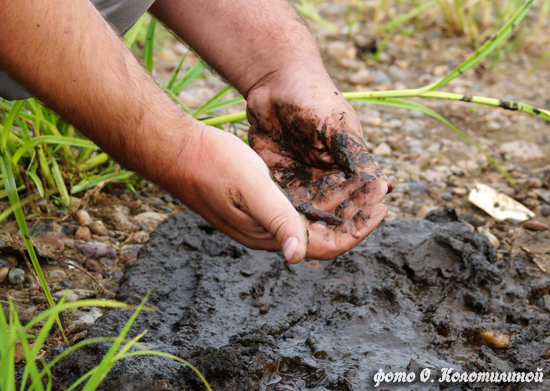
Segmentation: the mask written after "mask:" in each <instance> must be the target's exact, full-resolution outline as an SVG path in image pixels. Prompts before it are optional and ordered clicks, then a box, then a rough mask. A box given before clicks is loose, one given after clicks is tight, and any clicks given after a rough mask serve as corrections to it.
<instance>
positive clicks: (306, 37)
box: [150, 0, 329, 97]
mask: <svg viewBox="0 0 550 391" xmlns="http://www.w3.org/2000/svg"><path fill="white" fill-rule="evenodd" d="M150 12H152V13H153V14H154V15H155V16H157V17H158V18H159V19H160V20H161V21H162V22H163V23H165V24H166V25H167V26H168V27H169V28H170V29H172V30H173V31H174V33H176V34H177V35H178V36H180V37H181V38H182V39H183V40H184V41H185V42H187V43H188V44H189V45H190V46H191V47H192V48H193V49H194V50H196V51H197V52H198V54H199V55H200V56H201V57H202V58H203V59H204V60H205V61H206V62H207V63H208V64H210V65H211V66H212V67H213V68H214V69H216V71H218V72H219V73H220V74H221V75H222V76H223V77H224V78H226V79H227V80H228V81H229V82H230V83H231V84H232V85H233V86H235V87H236V88H237V89H238V90H239V91H240V92H241V93H242V94H243V96H245V97H246V96H247V93H248V91H249V90H250V88H252V87H253V86H255V85H256V84H257V83H258V82H259V81H260V80H262V79H264V78H266V77H269V76H270V75H273V74H276V73H278V72H281V71H282V70H296V71H300V72H304V71H305V72H311V73H315V74H317V75H323V76H326V78H327V79H328V80H329V78H328V75H327V74H326V71H325V68H324V65H323V62H322V60H321V57H320V55H319V51H318V49H317V46H316V43H315V40H314V39H313V37H312V36H311V34H310V33H309V31H308V29H307V27H306V26H305V25H304V24H303V23H302V21H301V19H300V17H299V16H298V15H297V14H296V12H295V10H294V9H293V8H292V6H291V5H289V4H288V3H287V2H286V1H285V0H255V1H250V0H219V1H210V0H193V1H191V0H190V1H181V0H156V1H155V3H154V4H153V6H152V7H151V9H150Z"/></svg>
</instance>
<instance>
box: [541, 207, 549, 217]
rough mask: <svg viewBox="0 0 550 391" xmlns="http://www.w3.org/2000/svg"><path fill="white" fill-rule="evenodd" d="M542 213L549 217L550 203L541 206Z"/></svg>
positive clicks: (543, 215)
mask: <svg viewBox="0 0 550 391" xmlns="http://www.w3.org/2000/svg"><path fill="white" fill-rule="evenodd" d="M540 214H541V215H542V217H548V216H550V205H543V206H541V208H540Z"/></svg>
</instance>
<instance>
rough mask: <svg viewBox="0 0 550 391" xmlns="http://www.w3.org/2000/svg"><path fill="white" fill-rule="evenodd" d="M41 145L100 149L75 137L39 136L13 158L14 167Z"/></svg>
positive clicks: (26, 144)
mask: <svg viewBox="0 0 550 391" xmlns="http://www.w3.org/2000/svg"><path fill="white" fill-rule="evenodd" d="M41 144H58V145H63V144H65V145H74V146H77V147H86V148H91V149H94V150H97V149H99V148H98V147H97V145H95V144H94V143H93V142H91V141H89V140H82V139H79V138H74V137H64V136H37V137H35V138H33V139H31V140H29V141H27V142H25V143H24V144H23V145H22V146H21V147H19V149H17V151H15V153H14V154H13V157H12V162H13V164H14V165H17V163H18V162H19V159H21V157H22V156H23V155H24V154H25V153H26V152H27V151H28V150H29V149H31V148H34V147H36V146H38V145H41Z"/></svg>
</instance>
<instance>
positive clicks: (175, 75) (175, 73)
mask: <svg viewBox="0 0 550 391" xmlns="http://www.w3.org/2000/svg"><path fill="white" fill-rule="evenodd" d="M188 54H189V52H187V53H185V54H184V55H183V57H182V58H181V60H180V62H179V63H178V65H177V66H176V67H175V68H174V70H173V71H172V74H171V75H170V79H168V83H166V86H165V87H166V89H168V90H171V89H172V86H173V85H174V82H175V81H176V79H177V78H178V74H179V73H180V70H181V66H182V65H183V62H184V61H185V59H186V58H187V55H188Z"/></svg>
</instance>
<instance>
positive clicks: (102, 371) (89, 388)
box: [83, 292, 150, 391]
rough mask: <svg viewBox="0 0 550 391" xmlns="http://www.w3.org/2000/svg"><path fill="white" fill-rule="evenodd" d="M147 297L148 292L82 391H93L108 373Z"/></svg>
mask: <svg viewBox="0 0 550 391" xmlns="http://www.w3.org/2000/svg"><path fill="white" fill-rule="evenodd" d="M149 295H150V292H148V293H147V294H146V295H145V298H144V299H143V300H142V302H141V303H140V304H139V306H138V307H137V308H136V310H135V311H134V313H133V314H132V315H131V316H130V318H129V319H128V321H127V322H126V324H125V325H124V328H123V329H122V331H121V333H120V334H119V335H118V337H117V338H116V339H115V342H114V343H113V345H112V346H111V347H110V348H109V351H108V352H107V354H106V355H105V357H104V358H103V360H101V362H100V363H99V365H98V366H97V367H96V369H97V371H96V372H95V373H94V374H93V375H92V377H90V379H89V380H88V382H87V383H86V386H85V387H84V389H83V391H93V390H95V389H96V388H97V387H98V386H99V384H100V383H101V381H102V380H103V379H104V377H105V376H106V375H107V373H108V372H109V369H110V367H112V365H113V364H112V363H111V360H112V359H113V357H114V356H115V354H116V353H117V351H118V348H119V347H120V345H122V343H123V341H124V339H125V338H126V335H127V334H128V332H129V331H130V328H131V327H132V324H133V323H134V322H135V320H136V318H137V316H138V315H139V313H140V312H141V309H142V308H143V306H144V305H145V302H146V301H147V299H148V298H149Z"/></svg>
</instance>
